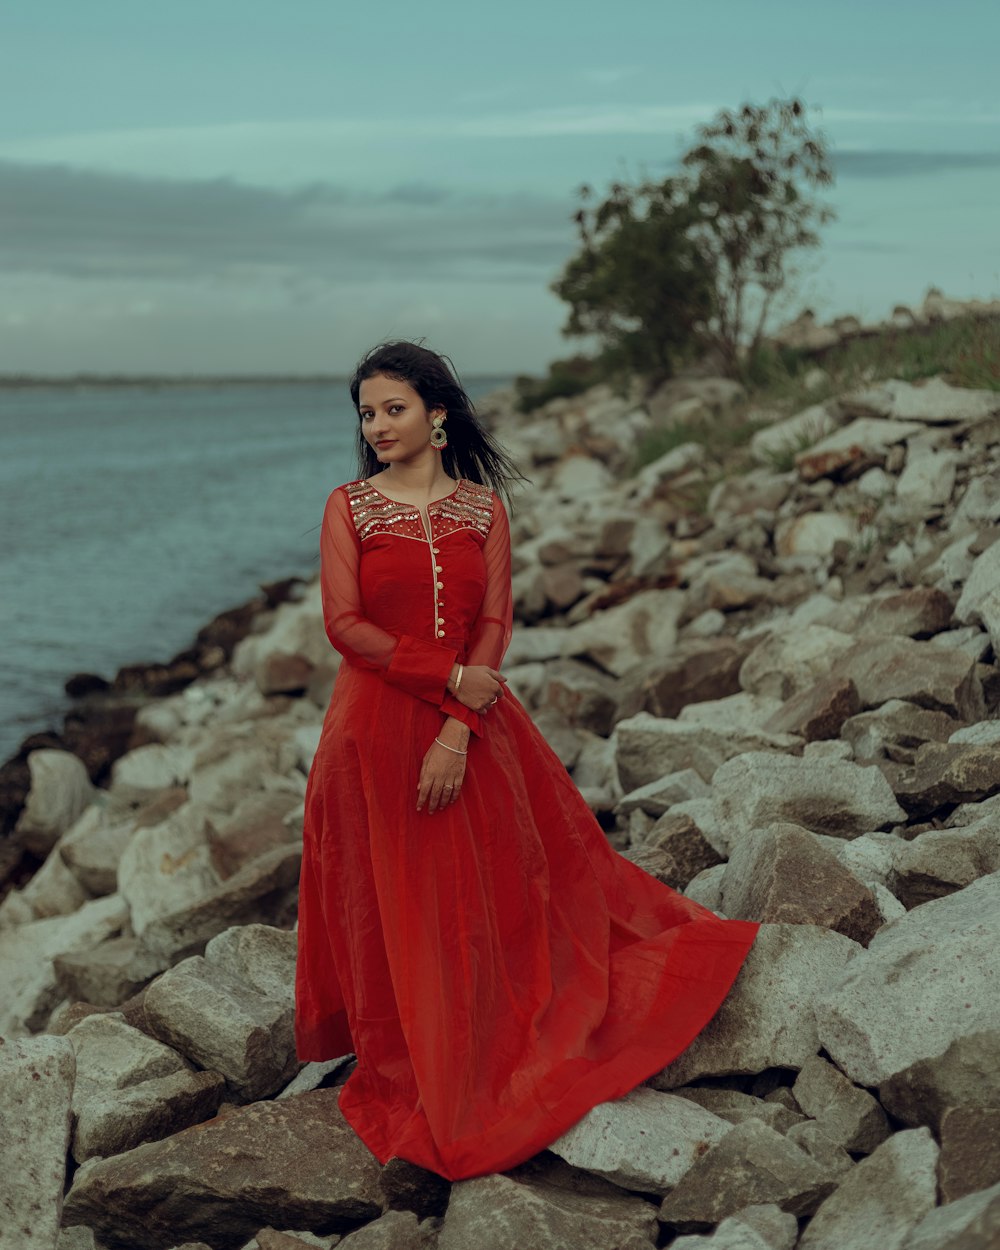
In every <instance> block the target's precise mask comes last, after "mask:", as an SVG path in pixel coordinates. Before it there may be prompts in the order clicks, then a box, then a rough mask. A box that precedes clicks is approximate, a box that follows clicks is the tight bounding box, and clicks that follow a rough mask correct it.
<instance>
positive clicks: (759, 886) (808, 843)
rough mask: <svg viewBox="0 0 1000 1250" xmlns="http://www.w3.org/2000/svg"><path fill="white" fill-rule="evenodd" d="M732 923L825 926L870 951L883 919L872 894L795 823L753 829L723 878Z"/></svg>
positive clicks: (736, 849)
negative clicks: (752, 921) (873, 938)
mask: <svg viewBox="0 0 1000 1250" xmlns="http://www.w3.org/2000/svg"><path fill="white" fill-rule="evenodd" d="M722 910H723V911H724V912H725V914H726V916H727V917H728V918H729V919H731V920H757V921H762V922H764V923H766V924H810V925H822V926H823V927H824V928H827V929H833V930H835V931H836V932H838V933H843V934H844V935H845V936H846V937H849V938H852V939H853V940H854V941H855V942H858V943H859V944H860V945H862V946H867V944H868V943H869V942H870V941H871V939H872V937H873V936H874V935H875V933H877V932H878V930H879V928H880V926H881V924H882V917H881V914H880V913H879V909H878V905H877V903H876V901H875V897H874V895H873V894H872V892H871V890H870V889H868V888H867V886H865V885H863V884H862V883H861V882H860V881H859V880H858V879H857V877H855V876H854V875H853V874H852V873H851V872H850V871H849V870H848V869H847V868H845V867H844V866H843V865H842V864H841V863H840V862H839V861H838V860H837V858H836V857H835V856H834V855H833V854H832V853H831V852H830V851H828V850H827V849H826V847H824V846H823V845H822V843H821V842H820V841H819V839H818V838H817V837H815V836H814V835H813V834H811V833H808V832H807V831H806V830H805V829H800V828H799V827H798V826H797V825H792V824H773V825H770V826H768V827H767V828H765V829H751V830H750V831H749V833H748V834H747V835H746V836H744V837H742V838H740V839H739V840H738V841H737V843H736V845H735V846H734V848H733V852H732V855H731V856H730V859H729V862H728V863H727V865H726V870H725V872H724V874H723V878H722Z"/></svg>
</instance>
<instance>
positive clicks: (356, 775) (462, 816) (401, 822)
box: [295, 479, 760, 1180]
mask: <svg viewBox="0 0 1000 1250" xmlns="http://www.w3.org/2000/svg"><path fill="white" fill-rule="evenodd" d="M320 547H321V581H322V596H323V614H324V621H325V625H326V631H327V634H328V636H329V638H330V641H331V642H332V644H333V646H334V647H335V648H336V649H337V650H338V651H339V652H340V653H341V655H342V656H343V660H342V663H341V665H340V669H339V671H338V673H337V678H336V681H335V684H334V690H333V695H332V698H331V700H330V706H329V709H328V711H327V713H326V717H325V720H324V723H323V730H322V735H321V737H320V741H319V747H318V749H317V751H316V755H315V758H314V760H313V764H312V767H311V769H310V772H309V778H308V783H307V788H306V798H305V825H304V831H303V835H304V847H303V859H302V873H301V880H300V890H299V921H298V964H297V969H296V982H295V1040H296V1050H297V1055H298V1058H299V1059H301V1060H312V1059H315V1060H322V1059H332V1058H334V1057H336V1056H339V1055H344V1054H348V1053H354V1054H356V1055H357V1060H358V1062H357V1066H356V1067H355V1069H354V1070H353V1072H352V1073H351V1075H350V1076H349V1078H348V1079H347V1082H346V1083H345V1085H344V1087H343V1089H342V1090H341V1094H340V1099H339V1103H340V1107H341V1109H342V1111H343V1113H344V1115H345V1117H346V1118H347V1120H348V1122H349V1123H350V1124H351V1125H352V1126H353V1127H354V1129H355V1131H356V1132H357V1133H358V1135H359V1136H360V1137H361V1139H362V1140H363V1141H364V1142H365V1143H366V1145H367V1146H368V1148H369V1149H370V1150H371V1152H372V1153H373V1154H374V1155H375V1156H376V1157H377V1158H378V1160H379V1161H380V1162H381V1163H385V1162H386V1161H387V1160H388V1159H389V1158H390V1157H392V1156H398V1157H400V1158H403V1159H408V1160H410V1161H411V1162H413V1163H417V1164H421V1165H422V1166H424V1167H426V1168H431V1169H433V1170H434V1171H436V1172H438V1173H440V1174H441V1175H442V1176H445V1177H447V1178H449V1179H451V1180H458V1179H461V1178H464V1177H469V1176H477V1175H480V1174H483V1173H486V1172H495V1171H503V1170H504V1169H506V1168H509V1167H512V1166H513V1165H514V1164H516V1163H519V1162H522V1161H523V1160H525V1159H527V1158H529V1157H530V1156H531V1155H533V1154H535V1153H537V1152H538V1151H539V1150H541V1149H543V1148H544V1147H545V1146H547V1145H549V1144H550V1143H551V1142H553V1141H554V1140H555V1139H556V1138H557V1137H558V1136H560V1135H561V1134H562V1133H563V1132H564V1131H565V1130H566V1129H568V1128H569V1126H570V1125H571V1124H573V1123H574V1122H575V1121H577V1120H578V1119H579V1118H580V1117H581V1116H582V1115H584V1113H585V1112H586V1111H588V1110H589V1109H590V1108H591V1107H593V1106H594V1105H595V1104H596V1103H599V1102H604V1101H607V1100H609V1099H613V1098H617V1097H620V1096H621V1095H623V1094H625V1093H627V1092H628V1091H629V1090H630V1089H633V1088H634V1087H635V1086H636V1085H638V1084H640V1083H641V1082H642V1081H643V1080H645V1079H646V1078H647V1077H649V1076H651V1075H652V1074H653V1073H654V1072H657V1071H659V1069H661V1068H663V1067H664V1066H665V1065H666V1064H668V1063H669V1062H670V1061H671V1060H672V1059H674V1058H675V1057H676V1056H677V1055H678V1054H679V1053H680V1052H681V1051H682V1050H684V1049H685V1047H686V1046H688V1044H689V1043H690V1042H691V1041H692V1040H693V1038H694V1037H695V1036H696V1035H697V1034H698V1033H699V1032H700V1031H701V1029H702V1028H704V1026H705V1024H707V1022H708V1021H709V1020H710V1019H711V1018H712V1016H713V1015H714V1014H715V1013H716V1011H717V1010H718V1008H719V1005H720V1004H721V1003H722V1000H723V999H724V998H725V997H726V994H727V993H728V991H729V989H730V987H731V986H732V983H733V981H734V980H735V979H736V976H737V973H738V972H739V970H740V967H741V966H742V964H743V961H744V960H745V958H746V956H747V953H748V951H749V949H750V947H751V945H752V944H753V941H754V938H755V937H756V935H757V931H758V929H759V927H760V926H759V924H757V923H756V922H751V921H742V920H722V919H720V918H719V917H717V916H715V915H714V914H713V913H712V912H711V911H709V910H708V909H707V908H705V907H702V906H701V905H700V904H698V903H695V902H693V901H692V900H691V899H688V898H685V897H684V895H683V894H680V893H678V892H677V891H675V890H672V889H670V888H669V887H668V886H666V885H663V884H661V883H660V882H659V881H657V880H656V879H655V878H654V877H652V876H650V875H649V874H648V873H646V872H644V871H643V870H642V869H641V868H639V867H637V866H636V865H635V864H633V863H631V862H630V861H629V860H627V859H625V858H624V857H622V856H621V855H619V854H618V853H617V852H616V851H614V850H613V849H612V847H611V846H610V845H609V843H608V840H607V838H606V836H605V834H604V832H603V830H602V829H601V827H600V825H599V824H598V822H597V820H596V818H595V816H594V815H593V813H592V812H591V811H590V809H589V807H588V806H587V804H586V802H585V801H584V799H583V797H582V795H581V794H580V792H579V791H578V790H577V788H576V786H575V785H574V784H573V781H572V779H571V778H570V776H569V774H568V773H567V771H566V769H565V767H564V766H563V764H562V763H561V762H560V760H559V758H558V756H557V755H556V754H555V752H554V751H553V750H552V749H551V747H549V745H548V743H547V742H546V741H545V739H544V738H543V737H542V735H541V733H540V732H539V731H538V729H537V728H536V727H535V725H534V722H533V721H532V719H531V717H530V716H529V714H528V712H527V711H526V710H525V708H524V706H523V705H522V704H521V703H520V702H519V701H518V699H517V698H516V697H515V695H514V694H513V693H512V692H511V691H510V690H507V689H505V690H504V692H503V693H502V694H501V697H500V698H499V700H498V702H497V703H496V704H494V705H493V707H492V708H491V709H490V711H489V712H488V713H486V714H483V715H480V714H478V713H476V712H473V711H471V710H470V709H469V708H467V707H466V706H465V705H464V704H462V703H460V702H459V701H458V700H457V699H455V698H454V697H453V696H452V695H451V694H450V693H448V692H447V690H446V688H445V683H446V679H447V678H448V675H449V673H450V672H451V668H452V665H453V663H454V661H455V660H456V659H458V660H459V661H462V662H464V663H466V664H489V665H491V666H493V667H494V668H499V667H500V663H501V661H502V659H503V656H504V652H505V651H506V648H507V644H508V642H509V641H510V637H511V628H512V617H513V612H512V592H511V581H510V531H509V526H508V518H507V514H506V511H505V509H504V507H503V504H502V502H501V500H500V498H499V496H497V495H496V494H495V493H494V492H493V491H492V490H491V489H490V488H489V487H488V486H484V485H480V484H478V483H475V482H472V481H469V480H467V479H462V480H460V481H459V482H458V484H457V485H456V487H455V489H454V490H453V491H452V492H451V494H450V495H448V496H446V497H445V498H442V499H438V500H436V501H435V502H434V503H432V504H430V506H429V507H428V508H427V509H426V513H424V512H423V511H422V510H421V509H417V508H415V507H412V506H411V505H409V504H403V503H399V502H398V501H395V500H392V499H389V498H388V496H386V495H384V494H382V493H381V492H379V491H377V490H376V489H375V488H374V487H372V486H369V485H368V484H367V482H366V481H364V480H359V481H354V482H349V483H347V484H346V485H344V486H338V487H337V488H336V489H335V490H334V491H333V492H332V494H331V495H330V497H329V500H328V501H327V505H326V510H325V513H324V518H323V526H322V532H321V539H320ZM446 715H455V716H457V717H460V718H461V719H462V720H463V721H464V722H465V723H466V724H467V725H469V727H470V729H471V733H470V735H469V747H468V756H467V757H466V771H465V779H464V782H463V785H462V790H461V793H460V796H459V798H458V799H457V800H456V801H455V802H454V803H451V804H449V805H448V806H446V807H444V808H443V809H439V810H438V811H436V812H434V813H430V812H428V810H427V808H426V806H425V807H424V809H423V810H422V811H419V812H418V811H417V810H416V798H417V782H418V778H419V774H420V766H421V763H422V760H423V757H424V755H425V753H426V751H427V749H428V747H429V746H430V744H431V742H432V741H433V739H434V736H435V735H436V734H437V733H438V732H439V731H440V729H441V726H442V724H443V723H444V720H445V717H446Z"/></svg>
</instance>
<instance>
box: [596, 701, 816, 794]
mask: <svg viewBox="0 0 1000 1250" xmlns="http://www.w3.org/2000/svg"><path fill="white" fill-rule="evenodd" d="M615 741H616V743H617V747H616V757H617V763H618V776H619V780H620V781H621V786H622V789H623V790H624V791H626V792H627V791H629V790H635V789H637V788H638V787H639V786H644V785H647V784H648V783H649V782H651V781H657V780H659V779H660V778H661V777H664V776H666V775H667V774H668V773H677V772H682V771H683V770H685V769H689V768H690V769H693V770H694V772H696V773H697V774H698V776H699V777H701V778H702V780H703V781H710V780H711V779H712V776H713V774H714V773H715V772H716V770H717V769H718V767H719V765H720V764H722V763H723V762H724V761H725V760H728V759H732V757H733V756H734V755H742V754H744V753H745V752H747V751H754V750H761V751H763V750H767V749H770V750H771V751H774V752H779V751H793V750H795V748H796V747H798V746H799V745H800V743H801V739H799V738H796V737H793V736H792V735H791V734H768V733H764V732H763V730H759V731H756V730H749V731H747V730H741V729H738V728H734V729H732V730H730V731H728V732H727V731H725V730H719V729H714V728H713V727H711V726H709V725H700V724H698V723H697V722H691V721H680V720H669V719H667V718H665V717H659V716H652V715H651V714H650V713H649V712H638V713H637V714H636V715H635V716H630V717H628V718H627V719H626V720H621V721H619V722H618V724H617V725H616V726H615Z"/></svg>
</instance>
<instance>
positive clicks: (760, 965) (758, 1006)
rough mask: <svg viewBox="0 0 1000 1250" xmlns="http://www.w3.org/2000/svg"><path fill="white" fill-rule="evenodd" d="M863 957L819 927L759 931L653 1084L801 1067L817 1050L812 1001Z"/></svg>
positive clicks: (855, 945)
mask: <svg viewBox="0 0 1000 1250" xmlns="http://www.w3.org/2000/svg"><path fill="white" fill-rule="evenodd" d="M718 867H719V868H720V869H724V868H725V865H724V864H720V865H718ZM863 952H864V947H863V946H860V945H858V943H857V942H853V941H852V940H851V939H850V938H848V937H845V936H844V935H843V934H842V933H835V932H834V931H833V930H832V929H824V928H821V927H820V926H819V925H803V924H765V925H762V926H761V928H760V931H759V932H758V935H757V937H756V939H755V940H754V943H753V945H752V946H751V948H750V952H749V954H748V955H747V958H746V961H745V962H744V964H743V966H742V968H741V969H740V972H739V975H738V976H737V978H736V980H735V981H734V982H733V987H732V989H731V990H730V991H729V993H728V994H727V996H726V998H725V999H724V1000H723V1002H722V1006H721V1007H720V1008H719V1010H718V1012H717V1013H716V1014H715V1016H713V1018H712V1019H711V1020H710V1021H709V1022H708V1024H707V1025H706V1026H705V1028H704V1029H703V1030H702V1031H701V1032H700V1033H699V1034H698V1036H697V1037H696V1038H695V1039H694V1041H693V1042H692V1043H691V1045H690V1046H688V1047H687V1049H686V1050H683V1051H682V1052H681V1053H680V1055H678V1057H677V1058H676V1059H675V1060H674V1061H673V1063H670V1064H668V1065H667V1067H666V1068H664V1069H663V1071H662V1072H659V1073H657V1074H656V1076H654V1077H652V1078H651V1079H650V1084H651V1085H653V1086H654V1088H656V1089H666V1090H670V1089H676V1088H677V1087H678V1086H681V1085H687V1084H688V1083H689V1082H691V1081H694V1080H696V1079H697V1078H698V1077H701V1076H719V1075H724V1074H726V1073H735V1072H747V1073H749V1072H763V1071H764V1069H765V1068H796V1069H798V1068H801V1067H802V1065H803V1064H804V1063H805V1062H806V1060H807V1059H808V1058H810V1057H811V1056H813V1055H815V1054H816V1052H817V1050H818V1049H819V1037H818V1034H817V1031H816V1013H815V1009H814V1000H815V999H816V998H817V997H818V996H819V995H820V994H822V993H823V992H824V987H826V986H827V985H830V984H832V983H833V984H835V983H839V981H840V980H841V978H842V977H843V975H844V973H845V971H846V969H847V968H849V967H850V965H851V963H853V961H854V960H855V959H856V958H857V957H858V956H859V954H862V953H863Z"/></svg>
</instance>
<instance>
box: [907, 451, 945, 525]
mask: <svg viewBox="0 0 1000 1250" xmlns="http://www.w3.org/2000/svg"><path fill="white" fill-rule="evenodd" d="M957 467H958V457H957V456H956V455H955V453H954V452H951V451H924V452H921V453H920V454H914V451H913V449H912V448H911V450H910V454H909V455H908V456H907V459H906V468H905V469H904V470H903V472H902V474H901V476H900V478H899V481H898V482H897V483H896V498H897V499H898V500H899V502H900V503H902V504H905V505H906V506H907V507H908V508H909V510H910V511H911V512H915V513H923V512H925V511H927V510H928V509H930V508H933V507H936V506H939V505H941V504H946V503H947V502H948V501H949V499H951V492H952V490H954V487H955V474H956V471H957Z"/></svg>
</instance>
